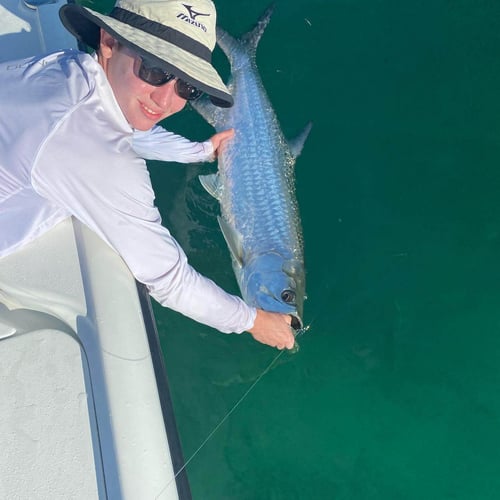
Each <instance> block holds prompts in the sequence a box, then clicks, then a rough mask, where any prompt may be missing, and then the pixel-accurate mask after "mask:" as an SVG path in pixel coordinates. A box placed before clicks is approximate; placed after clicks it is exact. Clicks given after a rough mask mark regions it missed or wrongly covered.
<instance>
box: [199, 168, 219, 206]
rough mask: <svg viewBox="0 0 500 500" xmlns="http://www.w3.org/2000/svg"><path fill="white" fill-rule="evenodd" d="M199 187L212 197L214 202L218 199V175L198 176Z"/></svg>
mask: <svg viewBox="0 0 500 500" xmlns="http://www.w3.org/2000/svg"><path fill="white" fill-rule="evenodd" d="M198 178H199V179H200V182H201V185H202V186H203V187H204V188H205V190H206V191H207V193H209V194H210V195H212V196H213V197H214V198H215V199H216V200H219V199H220V182H219V174H208V175H199V176H198Z"/></svg>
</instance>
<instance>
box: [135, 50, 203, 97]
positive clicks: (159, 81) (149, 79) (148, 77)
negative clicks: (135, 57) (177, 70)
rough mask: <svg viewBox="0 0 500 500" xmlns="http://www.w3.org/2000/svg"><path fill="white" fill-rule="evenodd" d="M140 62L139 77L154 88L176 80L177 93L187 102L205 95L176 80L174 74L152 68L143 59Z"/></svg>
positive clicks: (155, 67)
mask: <svg viewBox="0 0 500 500" xmlns="http://www.w3.org/2000/svg"><path fill="white" fill-rule="evenodd" d="M140 61H141V65H140V66H139V70H138V72H137V76H138V77H139V78H140V79H141V80H142V81H143V82H146V83H149V85H153V86H154V87H160V86H161V85H165V84H166V83H168V82H170V81H172V80H174V79H175V87H174V88H175V93H176V94H177V95H178V96H179V97H181V98H182V99H185V100H186V101H194V100H195V99H198V97H200V96H201V95H202V94H203V91H202V90H200V89H197V88H196V87H195V86H194V85H191V84H190V83H187V82H185V81H184V80H181V79H180V78H176V77H175V75H174V74H172V73H167V72H166V71H164V70H163V69H161V68H158V67H157V66H152V65H151V64H150V63H149V62H148V61H147V60H146V59H144V58H143V57H140Z"/></svg>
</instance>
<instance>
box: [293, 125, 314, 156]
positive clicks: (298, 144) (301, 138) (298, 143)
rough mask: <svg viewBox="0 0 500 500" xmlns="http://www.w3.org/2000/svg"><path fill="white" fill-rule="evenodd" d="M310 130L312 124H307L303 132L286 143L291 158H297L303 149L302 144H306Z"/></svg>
mask: <svg viewBox="0 0 500 500" xmlns="http://www.w3.org/2000/svg"><path fill="white" fill-rule="evenodd" d="M311 128H312V122H309V123H308V124H307V125H306V126H305V127H304V130H302V132H301V133H300V134H299V135H298V136H297V137H296V138H295V139H293V140H291V141H289V142H288V146H289V148H290V152H291V153H292V156H293V158H294V159H295V158H297V156H299V155H300V153H301V152H302V148H303V147H304V143H305V142H306V139H307V136H308V135H309V132H310V131H311Z"/></svg>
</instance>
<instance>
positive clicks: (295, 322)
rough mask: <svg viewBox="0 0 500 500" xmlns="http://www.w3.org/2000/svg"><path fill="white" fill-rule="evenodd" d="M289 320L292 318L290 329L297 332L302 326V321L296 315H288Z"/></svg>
mask: <svg viewBox="0 0 500 500" xmlns="http://www.w3.org/2000/svg"><path fill="white" fill-rule="evenodd" d="M290 318H292V323H291V327H292V328H293V329H294V330H295V331H296V332H298V331H299V330H301V329H302V328H303V327H304V325H303V323H302V320H301V319H300V318H299V316H298V315H295V314H290Z"/></svg>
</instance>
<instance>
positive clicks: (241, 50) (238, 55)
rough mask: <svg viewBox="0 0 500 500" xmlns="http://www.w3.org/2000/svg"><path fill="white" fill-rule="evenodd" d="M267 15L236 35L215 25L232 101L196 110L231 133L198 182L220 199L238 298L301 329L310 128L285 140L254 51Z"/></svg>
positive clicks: (202, 103) (206, 104)
mask: <svg viewBox="0 0 500 500" xmlns="http://www.w3.org/2000/svg"><path fill="white" fill-rule="evenodd" d="M271 12H272V9H268V10H267V11H266V12H265V13H264V15H263V16H261V18H260V19H259V21H258V23H257V25H256V26H255V27H254V28H253V29H252V30H251V31H250V32H248V33H247V34H246V35H244V36H243V37H242V38H241V39H235V38H233V37H232V36H231V35H229V34H228V33H226V32H225V31H224V30H221V29H218V30H217V43H218V44H219V46H220V47H221V49H222V50H223V51H224V53H225V54H226V56H227V57H228V59H229V62H230V64H231V78H230V81H229V84H228V87H229V89H230V91H231V94H232V95H233V98H234V106H233V107H232V108H217V107H215V106H213V105H211V104H210V102H209V100H208V99H205V100H201V101H197V102H195V103H193V107H194V108H195V109H196V110H197V111H198V112H199V113H200V114H201V115H202V116H203V117H204V118H205V119H206V120H207V121H208V122H209V123H210V124H212V125H213V126H214V127H215V129H216V130H217V131H222V130H226V129H228V128H234V129H235V132H236V135H235V137H234V138H233V139H232V140H231V141H229V142H228V143H227V145H226V146H225V148H224V149H223V151H221V152H220V154H219V162H218V174H217V175H207V176H202V179H201V181H202V184H203V185H204V187H205V188H206V189H207V191H208V192H209V193H210V194H212V195H213V196H215V197H216V198H217V199H218V200H219V202H220V207H221V219H222V220H221V221H220V222H221V223H220V225H221V229H222V232H223V234H224V237H225V238H226V241H227V244H228V246H229V248H230V251H231V255H232V257H233V269H234V272H235V275H236V279H237V281H238V284H239V286H240V290H241V292H242V296H243V298H244V299H245V300H246V301H247V302H248V303H249V304H250V305H254V306H256V307H261V308H263V309H266V310H270V311H277V312H282V313H287V314H290V315H291V316H292V318H293V319H292V325H293V326H294V328H300V327H301V326H302V324H303V323H302V319H301V318H302V312H303V311H302V310H303V302H304V299H305V273H304V260H303V242H302V230H301V224H300V217H299V210H298V205H297V202H296V198H295V184H294V182H295V180H294V163H295V159H296V157H297V156H298V155H299V154H300V151H301V150H302V146H303V144H304V141H305V139H306V138H307V135H308V133H309V131H310V128H311V125H310V124H309V125H308V126H306V128H305V129H304V131H303V132H302V133H301V134H300V135H299V136H298V137H297V138H296V139H295V140H294V141H293V142H292V143H290V144H289V143H288V142H287V141H286V140H285V137H284V136H283V133H282V132H281V128H280V126H279V123H278V120H277V118H276V115H275V113H274V110H273V107H272V105H271V103H270V101H269V99H268V97H267V94H266V91H265V89H264V86H263V85H262V82H261V79H260V75H259V73H258V70H257V65H256V64H255V50H256V48H257V44H258V42H259V40H260V37H261V35H262V33H263V31H264V29H265V27H266V26H267V24H268V22H269V18H270V15H271Z"/></svg>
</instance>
